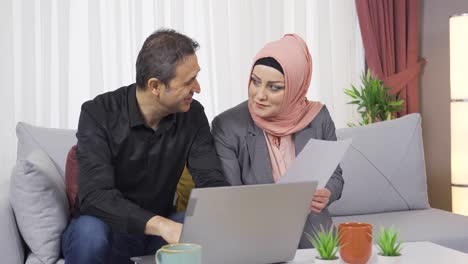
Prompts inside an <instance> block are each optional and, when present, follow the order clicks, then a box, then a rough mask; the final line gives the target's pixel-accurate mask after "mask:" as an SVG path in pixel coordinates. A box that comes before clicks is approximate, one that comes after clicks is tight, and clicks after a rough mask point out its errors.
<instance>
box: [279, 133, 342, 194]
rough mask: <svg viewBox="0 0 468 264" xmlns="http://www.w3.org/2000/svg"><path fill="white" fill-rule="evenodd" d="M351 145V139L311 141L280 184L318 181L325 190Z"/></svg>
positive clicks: (319, 185)
mask: <svg viewBox="0 0 468 264" xmlns="http://www.w3.org/2000/svg"><path fill="white" fill-rule="evenodd" d="M350 145H351V139H346V140H340V141H326V140H318V139H310V140H309V142H307V144H306V145H305V146H304V148H303V149H302V151H301V152H300V153H299V155H297V157H296V159H295V160H294V162H293V163H292V164H291V165H290V166H289V168H288V169H287V170H286V172H285V173H284V175H283V176H282V177H281V178H280V179H279V181H278V183H288V182H308V181H318V184H317V189H320V188H324V187H325V185H326V184H327V182H328V180H329V179H330V177H331V176H332V174H333V172H334V171H335V170H336V167H337V166H338V164H339V163H340V162H341V160H342V159H343V156H344V154H345V153H346V151H347V150H348V148H349V146H350Z"/></svg>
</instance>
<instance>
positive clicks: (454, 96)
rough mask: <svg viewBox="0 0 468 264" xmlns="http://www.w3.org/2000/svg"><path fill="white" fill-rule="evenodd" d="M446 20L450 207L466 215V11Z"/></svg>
mask: <svg viewBox="0 0 468 264" xmlns="http://www.w3.org/2000/svg"><path fill="white" fill-rule="evenodd" d="M449 21H450V112H451V113H450V119H451V120H450V123H451V126H450V128H451V148H452V166H451V168H452V211H453V212H454V213H457V214H463V215H468V13H466V14H460V15H454V16H451V17H450V19H449Z"/></svg>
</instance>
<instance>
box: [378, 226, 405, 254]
mask: <svg viewBox="0 0 468 264" xmlns="http://www.w3.org/2000/svg"><path fill="white" fill-rule="evenodd" d="M397 240H398V231H397V230H395V228H394V227H393V226H392V227H390V228H387V229H386V228H384V227H380V230H379V232H378V233H377V237H376V242H377V247H378V249H379V251H380V252H379V254H378V255H377V258H378V263H399V262H400V256H401V253H400V251H401V242H400V241H397Z"/></svg>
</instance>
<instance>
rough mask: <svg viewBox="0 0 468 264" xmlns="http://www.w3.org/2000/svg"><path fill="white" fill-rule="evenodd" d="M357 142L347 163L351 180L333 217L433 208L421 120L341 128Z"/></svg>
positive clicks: (341, 134) (407, 118)
mask: <svg viewBox="0 0 468 264" xmlns="http://www.w3.org/2000/svg"><path fill="white" fill-rule="evenodd" d="M337 137H338V139H348V138H352V140H353V142H352V144H351V146H350V148H349V150H348V152H347V153H346V154H345V156H344V158H343V160H342V162H341V163H340V164H341V167H342V168H343V178H344V181H345V185H344V189H343V194H342V196H341V199H340V200H338V201H336V202H334V203H333V204H332V205H331V206H330V207H329V209H330V213H331V214H332V215H354V214H369V213H380V212H388V211H398V210H414V209H424V208H429V201H428V196H427V184H426V169H425V162H424V150H423V142H422V134H421V116H420V115H419V114H411V115H407V116H405V117H402V118H399V119H396V120H391V121H385V122H380V123H375V124H371V125H367V126H362V127H352V128H344V129H339V130H337Z"/></svg>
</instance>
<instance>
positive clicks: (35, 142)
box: [16, 122, 76, 178]
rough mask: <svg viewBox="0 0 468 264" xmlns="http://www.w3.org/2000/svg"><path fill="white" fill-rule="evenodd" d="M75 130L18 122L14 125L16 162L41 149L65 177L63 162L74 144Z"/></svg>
mask: <svg viewBox="0 0 468 264" xmlns="http://www.w3.org/2000/svg"><path fill="white" fill-rule="evenodd" d="M75 134H76V130H73V129H57V128H45V127H38V126H33V125H30V124H27V123H23V122H19V123H18V124H17V125H16V137H17V138H18V155H17V159H18V160H24V159H25V158H26V157H27V156H28V155H29V153H31V151H33V150H35V149H41V150H42V151H44V152H45V153H46V154H47V155H48V156H49V157H50V159H51V160H52V161H53V163H54V164H55V166H56V167H57V170H58V172H59V173H60V176H62V177H63V178H64V177H65V161H66V158H67V153H68V151H69V150H70V148H71V146H73V145H74V144H76V136H75Z"/></svg>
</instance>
